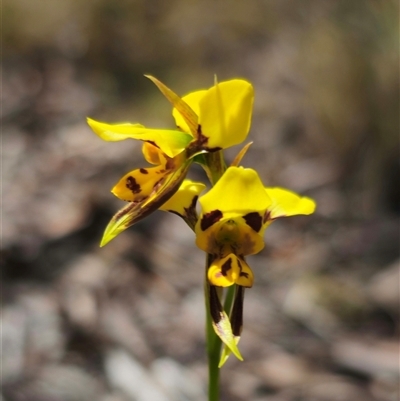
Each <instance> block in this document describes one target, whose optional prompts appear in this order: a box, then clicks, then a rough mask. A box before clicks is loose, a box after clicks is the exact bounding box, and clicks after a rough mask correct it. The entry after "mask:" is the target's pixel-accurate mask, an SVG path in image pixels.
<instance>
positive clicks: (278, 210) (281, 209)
mask: <svg viewBox="0 0 400 401" xmlns="http://www.w3.org/2000/svg"><path fill="white" fill-rule="evenodd" d="M265 192H266V193H267V195H268V196H269V197H270V198H271V201H272V203H271V205H270V206H269V207H268V212H269V219H270V220H272V219H277V218H279V217H289V216H296V215H309V214H312V213H314V211H315V208H316V203H315V202H314V201H313V200H312V199H310V198H307V197H304V196H300V195H298V194H296V193H295V192H292V191H289V190H287V189H283V188H265Z"/></svg>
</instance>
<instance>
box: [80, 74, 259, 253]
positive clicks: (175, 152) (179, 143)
mask: <svg viewBox="0 0 400 401" xmlns="http://www.w3.org/2000/svg"><path fill="white" fill-rule="evenodd" d="M148 78H149V79H150V80H151V81H153V82H154V83H155V84H156V85H157V87H158V88H159V89H160V91H161V92H162V93H163V94H164V96H165V97H166V98H167V99H168V100H169V101H170V102H171V104H172V105H173V111H172V115H173V117H174V119H175V123H176V126H177V128H176V129H154V128H146V127H144V126H143V125H141V124H130V123H124V124H107V123H103V122H99V121H95V120H92V119H90V118H88V120H87V121H88V124H89V126H90V127H91V128H92V130H93V131H94V132H95V133H96V134H97V135H98V136H99V137H100V138H102V139H103V140H106V141H121V140H125V139H138V140H141V141H143V142H144V145H143V154H144V157H145V159H146V160H147V161H148V162H149V163H151V164H155V165H156V166H155V167H150V168H140V169H137V170H133V171H131V172H129V173H127V174H125V175H124V176H123V177H122V178H121V180H120V181H119V182H118V183H117V184H116V185H115V186H114V188H113V189H112V192H113V194H114V195H116V196H117V197H118V198H120V199H122V200H124V201H127V202H129V204H128V205H127V206H125V207H124V208H123V209H121V210H120V211H119V212H118V213H117V214H116V215H115V216H114V217H113V218H112V219H111V221H110V223H109V224H108V226H107V228H106V230H105V233H104V236H103V239H102V242H101V245H102V246H103V245H105V244H106V243H108V242H109V241H111V240H112V239H113V238H115V237H116V236H117V235H118V234H120V233H121V232H122V231H124V230H125V229H127V228H128V227H130V226H131V225H133V224H134V223H136V222H137V221H139V220H141V219H142V218H144V217H145V216H147V215H148V214H150V213H152V212H153V211H154V210H157V209H158V208H161V207H162V205H163V204H165V203H166V202H167V201H168V199H170V198H171V197H172V196H173V195H174V193H175V192H176V191H178V189H179V187H180V185H181V184H182V182H183V180H184V178H185V176H186V174H187V171H188V169H189V167H190V164H191V163H192V162H193V157H194V156H195V155H197V154H199V153H204V152H214V151H218V150H221V149H225V148H228V147H230V146H234V145H236V144H239V143H241V142H242V141H243V140H244V139H245V138H246V136H247V134H248V132H249V129H250V122H251V114H252V106H253V100H254V93H253V87H252V85H251V84H250V83H249V82H247V81H245V80H242V79H233V80H230V81H225V82H221V83H216V84H215V85H214V86H213V87H211V88H210V89H207V90H199V91H195V92H192V93H189V94H188V95H186V96H184V97H182V98H181V97H179V96H178V95H177V94H175V93H174V92H173V91H172V90H171V89H169V88H168V87H166V86H165V85H164V84H163V83H161V82H160V81H158V80H157V79H156V78H154V77H151V76H148ZM191 224H192V226H194V224H195V222H194V221H193V219H192V222H191Z"/></svg>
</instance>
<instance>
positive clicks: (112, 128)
mask: <svg viewBox="0 0 400 401" xmlns="http://www.w3.org/2000/svg"><path fill="white" fill-rule="evenodd" d="M87 122H88V124H89V125H90V127H91V128H92V130H93V131H94V132H95V133H96V134H97V135H98V136H99V137H100V138H101V139H103V140H105V141H111V142H114V141H123V140H125V139H128V138H132V139H138V140H141V141H145V142H149V143H151V144H152V145H154V146H156V147H158V148H160V149H161V150H162V151H163V152H164V153H165V154H166V155H167V156H168V157H171V158H172V157H175V156H176V155H178V154H180V153H182V152H183V151H184V150H185V148H186V147H187V145H188V144H189V143H190V142H191V141H192V140H193V138H192V136H191V135H189V134H187V133H185V132H182V131H178V130H166V129H153V128H146V127H144V126H143V125H141V124H129V123H125V124H107V123H102V122H99V121H95V120H92V119H90V118H88V119H87Z"/></svg>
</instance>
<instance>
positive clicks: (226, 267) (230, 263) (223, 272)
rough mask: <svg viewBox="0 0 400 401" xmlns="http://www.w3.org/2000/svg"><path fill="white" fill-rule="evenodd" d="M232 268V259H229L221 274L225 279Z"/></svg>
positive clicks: (222, 267)
mask: <svg viewBox="0 0 400 401" xmlns="http://www.w3.org/2000/svg"><path fill="white" fill-rule="evenodd" d="M231 268H232V258H229V259H228V260H227V261H225V263H224V264H223V265H222V266H221V273H222V275H223V276H224V277H226V275H227V273H228V271H229V270H231Z"/></svg>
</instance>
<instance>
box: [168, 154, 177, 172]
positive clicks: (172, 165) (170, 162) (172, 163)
mask: <svg viewBox="0 0 400 401" xmlns="http://www.w3.org/2000/svg"><path fill="white" fill-rule="evenodd" d="M175 167H176V163H175V160H174V159H171V158H170V157H168V158H167V163H166V164H165V168H166V169H167V170H174V169H175Z"/></svg>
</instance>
